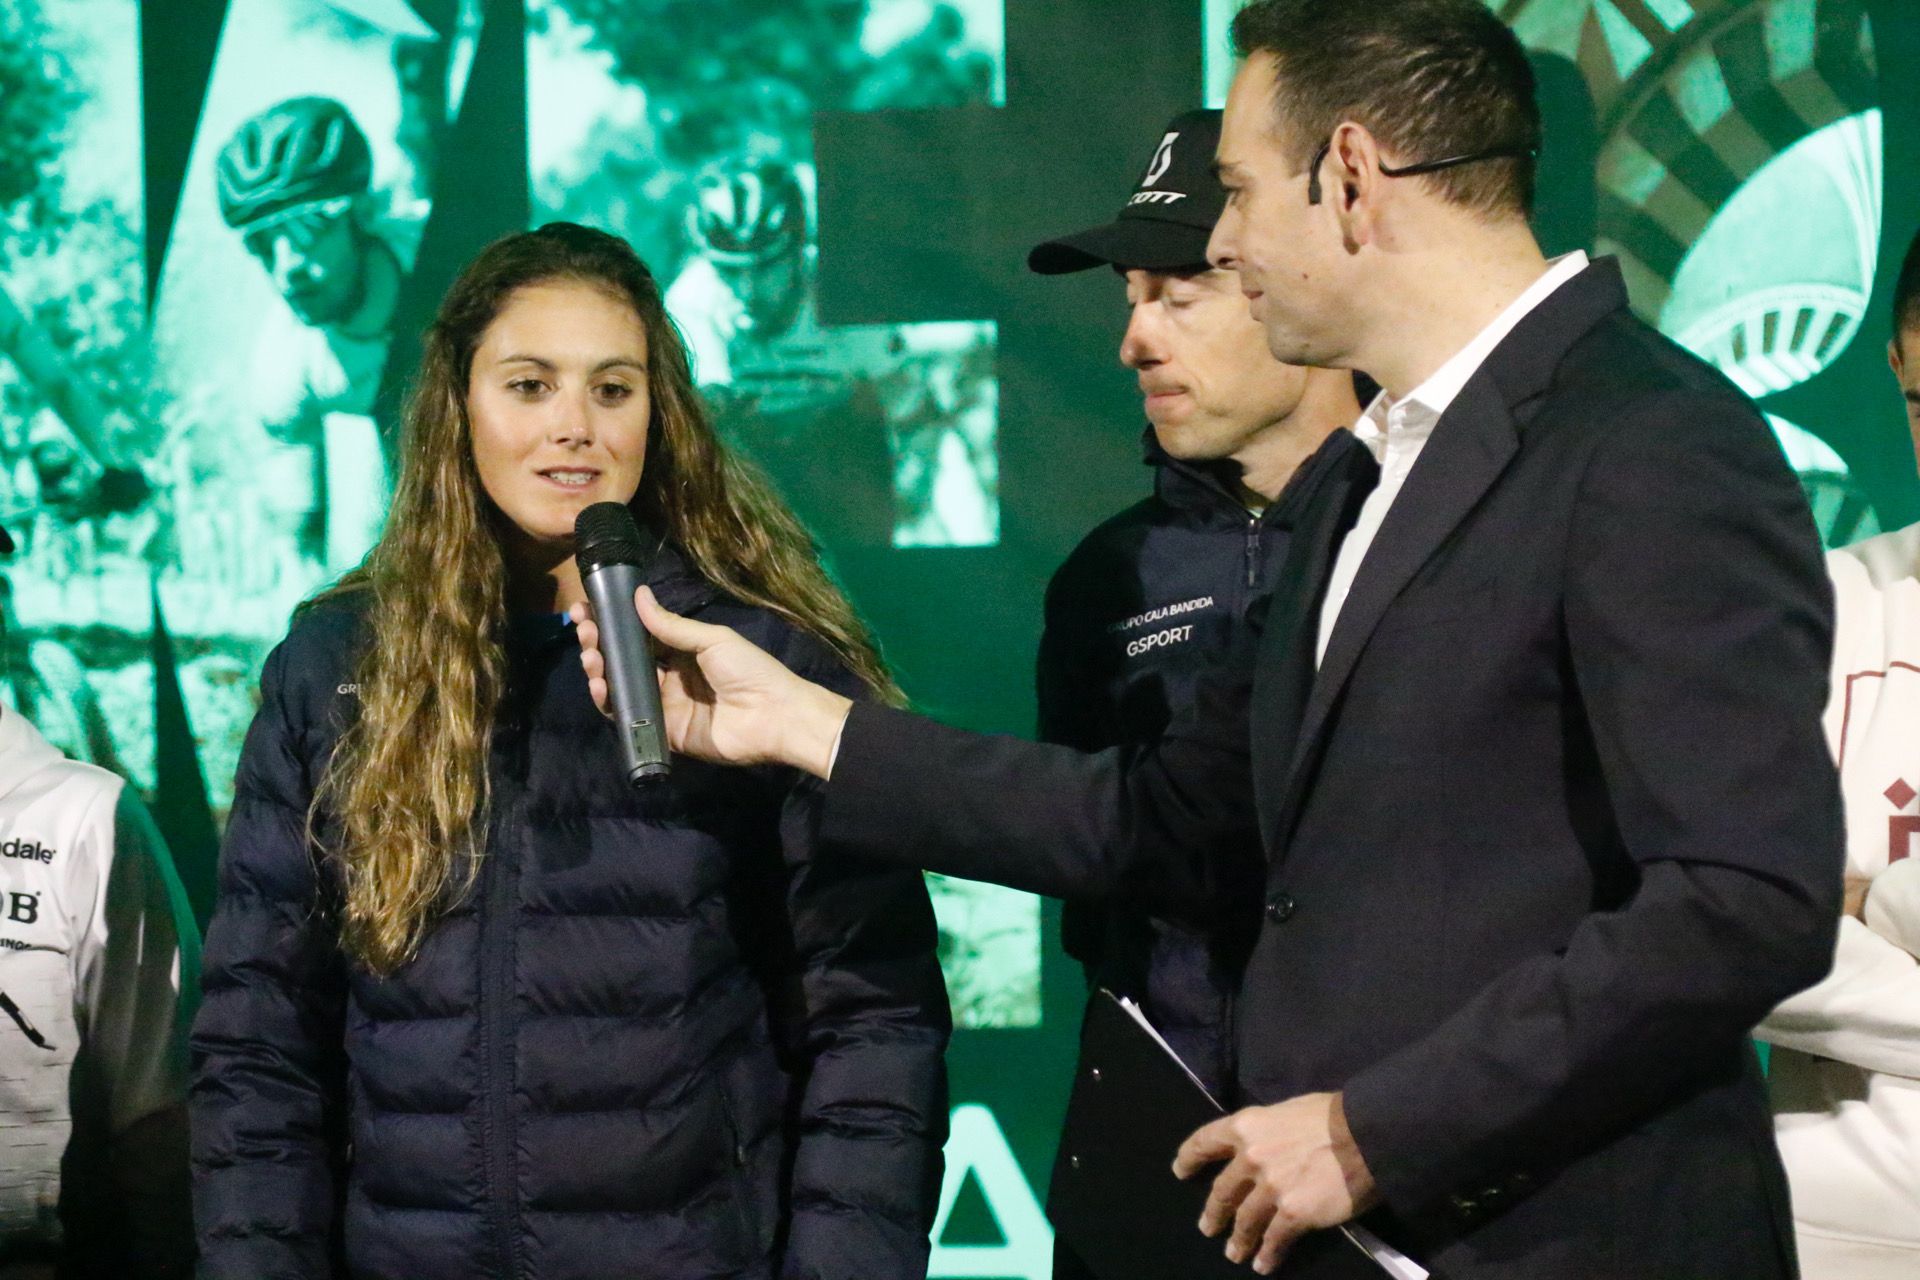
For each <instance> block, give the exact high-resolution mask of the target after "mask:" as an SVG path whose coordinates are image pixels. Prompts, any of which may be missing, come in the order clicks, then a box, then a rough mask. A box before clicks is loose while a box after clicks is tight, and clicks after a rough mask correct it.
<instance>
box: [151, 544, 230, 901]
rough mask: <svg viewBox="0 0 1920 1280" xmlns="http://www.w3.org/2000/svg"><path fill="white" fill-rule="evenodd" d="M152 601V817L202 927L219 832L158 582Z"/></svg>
mask: <svg viewBox="0 0 1920 1280" xmlns="http://www.w3.org/2000/svg"><path fill="white" fill-rule="evenodd" d="M149 590H150V592H151V596H152V600H153V636H152V640H151V642H150V647H149V651H150V653H151V655H152V659H153V821H154V825H155V826H157V827H159V828H160V834H161V835H162V836H164V837H166V841H167V848H168V850H169V851H170V852H171V853H172V854H173V864H174V866H175V867H176V868H177V869H178V870H179V873H180V883H181V885H182V886H183V887H184V888H185V889H186V891H187V902H188V903H189V904H190V905H191V906H192V907H193V916H194V919H195V920H197V921H199V923H200V928H201V930H202V931H203V932H204V931H205V929H206V927H207V921H208V919H210V918H211V917H212V915H213V898H214V886H215V881H216V878H217V874H218V870H219V862H220V833H219V830H218V829H217V828H216V827H215V825H214V821H213V805H212V804H211V803H210V802H209V801H208V799H207V780H206V776H205V775H204V774H203V773H202V772H201V771H200V752H199V748H198V747H196V746H195V745H194V740H193V722H192V721H191V719H189V717H188V715H187V701H186V698H185V697H184V696H183V695H182V694H181V692H180V671H179V667H178V664H177V663H176V662H175V659H174V652H173V637H172V635H170V634H169V633H168V631H167V620H166V616H165V615H164V614H163V613H162V612H161V608H160V584H159V582H158V581H157V580H156V581H154V582H153V583H152V585H151V587H150V588H149Z"/></svg>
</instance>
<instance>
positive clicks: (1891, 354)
mask: <svg viewBox="0 0 1920 1280" xmlns="http://www.w3.org/2000/svg"><path fill="white" fill-rule="evenodd" d="M1887 368H1889V369H1891V370H1893V376H1894V377H1895V378H1897V379H1898V380H1899V381H1900V382H1901V383H1902V385H1904V384H1905V383H1906V380H1907V371H1906V362H1905V361H1903V360H1902V359H1901V358H1900V339H1899V337H1898V336H1896V337H1895V338H1894V339H1893V340H1892V341H1890V342H1888V343H1887Z"/></svg>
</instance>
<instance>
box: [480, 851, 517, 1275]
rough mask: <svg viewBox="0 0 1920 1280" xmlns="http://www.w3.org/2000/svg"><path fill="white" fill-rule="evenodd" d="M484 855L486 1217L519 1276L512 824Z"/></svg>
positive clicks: (511, 1271) (504, 1259) (505, 1268)
mask: <svg viewBox="0 0 1920 1280" xmlns="http://www.w3.org/2000/svg"><path fill="white" fill-rule="evenodd" d="M488 827H489V831H488V836H489V839H488V841H487V848H486V850H485V852H484V853H483V854H482V856H483V857H484V858H485V859H486V862H485V864H484V865H483V866H482V867H481V876H482V877H483V879H484V881H485V885H486V893H485V905H484V908H483V909H484V911H485V913H486V914H485V915H484V916H483V917H482V919H481V927H480V938H481V949H480V957H481V962H480V970H481V972H480V1050H481V1057H480V1062H481V1079H480V1095H481V1111H480V1125H481V1135H482V1146H481V1151H482V1157H483V1160H484V1164H485V1168H486V1175H487V1217H488V1226H489V1227H490V1229H491V1231H492V1234H493V1242H494V1249H495V1250H496V1252H497V1253H498V1255H499V1264H500V1266H501V1271H500V1272H499V1273H498V1274H500V1275H502V1276H507V1277H516V1278H517V1277H519V1276H520V1275H521V1270H520V1258H519V1248H518V1246H517V1242H516V1240H515V1238H514V1217H515V1213H514V1210H515V1208H516V1206H517V1204H518V1200H519V1195H518V1191H517V1189H516V1186H515V1179H514V1177H513V1146H514V1143H513V1116H512V1098H513V1089H512V1081H513V1038H512V1035H511V1033H510V1032H509V1030H508V1026H507V1024H508V1021H509V1013H510V1010H511V1008H512V1002H513V914H512V913H513V876H512V874H511V871H512V868H510V867H509V866H507V865H506V863H507V861H508V859H506V858H505V857H503V856H502V855H503V854H504V852H505V850H503V849H502V848H501V844H502V841H503V836H504V833H505V832H506V831H509V830H511V829H512V827H511V824H504V823H495V822H489V823H488Z"/></svg>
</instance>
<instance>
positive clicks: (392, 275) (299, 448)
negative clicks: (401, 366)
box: [215, 97, 417, 573]
mask: <svg viewBox="0 0 1920 1280" xmlns="http://www.w3.org/2000/svg"><path fill="white" fill-rule="evenodd" d="M215 180H216V183H217V187H218V196H219V202H220V215H221V217H222V218H223V219H224V220H225V221H226V224H227V225H228V226H229V227H231V228H232V229H233V230H234V231H235V232H236V233H238V234H239V236H240V238H241V242H242V243H243V244H244V245H245V246H246V248H247V252H248V253H249V254H250V255H251V256H252V257H253V259H254V260H255V261H256V262H258V263H259V264H260V266H261V268H262V269H263V270H264V271H265V272H266V273H267V276H268V278H269V279H270V280H271V281H272V284H273V287H274V289H275V290H276V291H277V292H278V293H279V294H280V297H281V298H282V299H283V300H284V301H285V303H286V305H285V307H284V308H275V309H274V310H272V311H270V312H269V313H267V314H266V315H264V316H262V317H261V319H260V324H259V327H258V339H257V344H256V347H255V353H256V354H255V358H254V359H253V360H252V361H251V362H250V365H249V369H250V372H249V375H248V376H249V385H248V386H247V387H246V389H245V390H246V399H247V402H248V403H249V405H250V406H251V408H252V409H253V411H255V412H257V413H258V414H259V415H260V420H261V423H262V425H263V426H265V428H266V430H267V432H268V434H269V435H271V436H272V437H273V438H274V439H275V440H277V441H279V442H280V443H281V444H283V445H286V446H288V449H287V451H286V452H285V453H284V454H283V455H282V457H281V458H280V459H277V460H276V462H277V463H278V465H277V466H273V467H270V468H269V469H270V470H271V471H272V472H273V474H271V475H270V476H267V477H264V479H265V481H266V483H265V484H264V485H263V489H265V490H269V491H271V492H272V493H273V494H274V495H275V496H276V499H277V500H278V502H279V504H280V506H279V509H278V511H277V513H276V514H278V515H279V516H281V517H282V519H281V520H280V521H277V522H276V523H281V524H283V525H284V526H287V527H288V528H289V531H290V532H291V533H292V534H293V536H294V539H295V543H296V546H297V548H298V551H299V554H300V556H301V557H302V559H304V560H306V561H307V562H309V563H311V564H315V565H318V566H320V567H321V568H322V569H323V570H324V571H326V572H329V573H331V572H336V571H338V570H340V569H343V568H346V567H348V566H350V565H352V564H354V563H357V562H358V561H359V559H360V556H361V555H362V554H364V552H365V551H366V549H367V547H368V546H370V545H372V542H373V539H374V537H375V536H376V535H377V533H378V531H379V524H380V519H381V516H382V514H383V513H384V510H385V505H386V503H385V493H386V487H387V467H386V463H385V461H384V454H385V452H386V450H385V449H384V447H383V444H382V441H381V439H380V433H379V430H378V428H377V427H376V426H375V424H374V418H373V409H374V397H375V395H376V393H377V392H378V390H379V386H380V376H381V371H382V369H383V368H384V367H385V364H386V359H387V347H388V343H389V340H390V339H391V336H392V328H393V317H394V310H395V306H396V304H397V302H398V300H399V296H400V286H401V282H402V281H403V279H404V278H405V275H406V270H407V268H406V264H405V262H404V261H403V258H402V253H403V252H409V255H410V250H411V248H412V245H410V244H408V243H407V241H408V240H409V239H412V238H413V237H415V236H417V231H413V232H410V230H409V228H408V227H407V225H406V224H405V223H403V222H399V221H395V220H383V219H381V218H380V217H379V214H378V209H377V196H376V193H375V192H374V189H373V153H372V150H371V148H370V147H369V146H368V143H367V136H366V134H365V132H363V131H362V130H361V128H360V126H359V125H358V124H356V123H355V122H354V119H353V117H352V115H351V114H349V113H348V111H347V109H346V108H345V107H344V106H342V105H341V104H340V103H338V102H336V101H334V100H333V99H331V98H316V97H308V98H293V99H289V100H288V101H285V102H281V103H278V104H276V105H274V106H272V107H269V108H267V109H266V110H265V111H262V112H260V113H259V114H257V115H255V116H253V117H251V118H250V119H248V120H247V121H246V122H245V123H243V124H242V125H241V126H240V127H239V129H238V130H236V131H235V132H234V134H233V136H232V137H231V138H230V139H229V140H228V142H227V143H226V145H225V146H224V147H223V148H222V149H221V151H220V154H219V157H218V159H217V161H216V162H215Z"/></svg>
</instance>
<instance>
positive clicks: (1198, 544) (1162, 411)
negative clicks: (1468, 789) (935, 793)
mask: <svg viewBox="0 0 1920 1280" xmlns="http://www.w3.org/2000/svg"><path fill="white" fill-rule="evenodd" d="M1219 138H1220V112H1218V111H1190V112H1187V113H1186V114H1184V115H1182V116H1179V117H1177V118H1176V119H1175V120H1173V121H1172V122H1171V123H1170V124H1168V125H1167V127H1166V130H1165V135H1164V137H1162V138H1161V139H1160V140H1159V145H1158V146H1157V147H1156V148H1155V150H1154V152H1153V156H1152V158H1151V159H1150V160H1149V161H1148V163H1147V166H1146V169H1145V171H1144V172H1143V173H1142V175H1141V178H1140V182H1139V185H1138V187H1137V188H1136V189H1135V190H1134V192H1133V193H1132V195H1131V198H1130V199H1129V200H1128V201H1127V203H1126V205H1125V206H1124V207H1123V208H1122V209H1121V210H1120V213H1119V215H1118V216H1117V217H1116V218H1115V219H1114V220H1113V221H1112V222H1110V223H1107V224H1106V225H1104V226H1099V227H1094V228H1091V229H1089V230H1086V231H1081V232H1077V233H1075V234H1073V235H1069V236H1063V237H1061V238H1060V239H1057V240H1051V241H1048V242H1047V243H1046V244H1043V245H1040V246H1039V247H1038V248H1036V249H1034V250H1033V252H1032V253H1031V254H1030V255H1028V258H1027V265H1028V266H1029V267H1031V268H1032V269H1033V270H1034V271H1037V272H1039V273H1041V274H1043V275H1056V274H1062V273H1065V272H1070V271H1082V270H1086V269H1089V268H1092V267H1099V266H1110V267H1112V268H1113V270H1114V271H1115V272H1116V273H1118V274H1119V275H1120V276H1121V277H1122V278H1123V279H1124V280H1125V283H1126V297H1127V303H1128V306H1129V307H1130V309H1131V316H1130V318H1129V320H1128V323H1127V330H1126V336H1125V337H1124V338H1123V339H1122V341H1121V344H1120V362H1121V363H1122V364H1124V365H1126V366H1127V367H1128V368H1129V369H1132V370H1134V371H1135V373H1137V374H1138V375H1139V379H1140V392H1141V395H1142V397H1143V398H1144V400H1145V408H1146V416H1147V420H1148V422H1149V423H1150V424H1151V425H1150V426H1149V427H1148V429H1147V432H1146V438H1145V441H1144V445H1145V452H1146V462H1147V464H1148V465H1149V466H1151V467H1153V468H1154V491H1153V495H1152V496H1151V497H1148V498H1145V499H1143V500H1142V501H1140V502H1137V503H1135V504H1134V505H1133V506H1130V507H1128V508H1127V509H1126V510H1124V511H1122V512H1120V513H1119V514H1118V515H1116V516H1114V517H1113V518H1112V519H1110V520H1108V521H1106V522H1105V523H1104V524H1101V525H1100V526H1099V527H1098V528H1096V529H1094V531H1093V532H1092V533H1090V534H1088V535H1087V536H1086V538H1085V539H1084V540H1083V541H1082V542H1081V543H1080V545H1079V546H1078V547H1076V548H1075V549H1074V551H1073V554H1072V555H1070V556H1069V557H1067V559H1066V561H1065V562H1064V563H1063V564H1062V565H1061V566H1060V569H1059V571H1058V572H1057V573H1055V574H1054V576H1053V581H1052V583H1051V584H1050V585H1049V586H1048V589H1047V606H1046V631H1045V633H1044V634H1043V636H1042V637H1041V641H1040V662H1039V672H1038V681H1037V683H1038V690H1039V702H1040V736H1041V737H1042V738H1043V739H1045V740H1047V741H1049V742H1059V743H1065V744H1067V745H1069V746H1073V747H1078V748H1080V749H1081V750H1083V751H1098V750H1101V749H1103V748H1106V747H1111V746H1117V745H1120V744H1122V743H1127V742H1147V741H1149V740H1151V739H1153V738H1155V737H1157V736H1158V735H1159V734H1160V732H1161V731H1162V730H1163V729H1165V728H1166V726H1167V722H1168V720H1169V719H1171V718H1172V716H1173V715H1174V714H1175V713H1176V712H1178V711H1179V710H1181V709H1183V708H1184V707H1186V706H1187V705H1188V704H1189V703H1191V702H1192V700H1193V695H1194V686H1195V684H1196V682H1197V681H1198V679H1199V678H1200V674H1201V672H1202V671H1203V670H1205V669H1206V668H1207V667H1208V666H1210V665H1217V664H1219V663H1220V662H1222V661H1223V660H1224V659H1225V657H1226V655H1227V654H1228V652H1229V651H1230V650H1231V649H1232V648H1233V646H1234V645H1235V644H1236V643H1237V642H1240V641H1243V640H1244V639H1246V637H1247V636H1248V634H1249V633H1250V631H1251V629H1252V627H1253V626H1254V625H1255V621H1254V615H1255V613H1256V605H1257V604H1264V602H1265V599H1266V597H1267V595H1268V593H1269V592H1270V591H1271V590H1272V589H1273V585H1274V581H1275V579H1276V578H1277V577H1278V575H1279V571H1280V565H1281V562H1282V560H1283V559H1284V558H1285V555H1286V544H1287V540H1288V533H1289V530H1290V527H1291V525H1292V523H1293V512H1294V508H1296V507H1297V506H1298V505H1299V503H1298V502H1297V501H1296V500H1295V499H1296V498H1297V497H1298V494H1299V493H1300V489H1299V488H1298V487H1290V482H1291V481H1292V479H1293V478H1294V476H1295V475H1296V474H1297V473H1299V472H1300V471H1301V470H1302V468H1303V466H1306V465H1307V464H1308V463H1309V460H1310V459H1323V460H1331V459H1332V457H1333V456H1334V455H1337V454H1338V453H1339V452H1340V451H1341V449H1342V448H1356V449H1357V448H1359V446H1358V444H1357V443H1356V442H1355V441H1354V440H1353V438H1352V437H1351V436H1350V435H1348V434H1347V433H1346V432H1345V431H1344V430H1342V428H1345V427H1348V426H1350V425H1352V423H1353V422H1354V421H1355V420H1356V419H1357V418H1358V417H1359V416H1360V404H1359V401H1358V399H1357V398H1356V395H1355V389H1354V380H1353V376H1352V375H1351V374H1349V373H1347V372H1345V371H1342V370H1329V369H1307V368H1302V367H1300V366H1297V365H1285V364H1281V363H1280V362H1278V361H1277V360H1275V359H1274V358H1273V355H1272V354H1271V353H1270V352H1269V351H1268V349H1267V344H1266V337H1265V332H1264V330H1263V329H1262V328H1261V326H1260V324H1259V322H1258V321H1256V320H1254V319H1253V317H1252V316H1251V315H1250V314H1249V313H1248V310H1247V304H1246V299H1245V298H1244V297H1242V296H1241V293H1240V283H1239V278H1238V276H1237V275H1236V274H1235V273H1233V272H1231V271H1218V270H1214V269H1212V268H1210V267H1209V266H1208V265H1207V262H1206V254H1207V237H1208V236H1209V235H1211V234H1212V231H1213V224H1214V223H1215V221H1216V220H1218V218H1219V216H1220V210H1221V207H1222V205H1223V203H1224V199H1225V197H1224V193H1223V192H1222V190H1221V187H1220V184H1219V182H1218V181H1217V180H1216V179H1215V178H1214V176H1213V172H1212V169H1211V165H1212V163H1213V152H1214V147H1215V145H1216V144H1217V143H1218V141H1219ZM1248 892H1249V893H1250V894H1253V895H1255V896H1257V895H1258V892H1259V886H1258V885H1257V884H1255V885H1253V886H1252V887H1251V888H1249V889H1248ZM1061 919H1062V933H1063V935H1064V940H1065V943H1066V947H1067V950H1068V952H1069V953H1071V954H1072V955H1073V956H1074V958H1075V959H1077V960H1079V961H1080V962H1081V964H1083V965H1084V966H1085V967H1086V971H1087V980H1088V982H1089V983H1090V984H1091V985H1093V986H1097V987H1105V988H1107V989H1108V990H1111V991H1113V992H1115V993H1117V994H1120V995H1125V996H1130V997H1132V998H1133V999H1134V1000H1135V1001H1136V1002H1137V1003H1139V1004H1140V1006H1141V1007H1142V1009H1143V1010H1144V1011H1145V1013H1146V1014H1147V1017H1148V1018H1149V1020H1151V1021H1152V1022H1153V1024H1154V1025H1155V1026H1156V1027H1157V1028H1159V1029H1160V1031H1161V1033H1162V1034H1163V1035H1165V1036H1166V1038H1167V1040H1168V1042H1169V1043H1170V1044H1172V1045H1173V1047H1174V1049H1175V1051H1176V1052H1178V1053H1179V1054H1180V1056H1181V1057H1182V1058H1183V1059H1184V1060H1185V1061H1186V1062H1187V1064H1188V1065H1189V1066H1191V1067H1192V1068H1193V1070H1194V1072H1195V1074H1197V1075H1198V1076H1199V1077H1200V1079H1201V1080H1202V1081H1203V1082H1204V1083H1205V1084H1206V1085H1207V1087H1208V1088H1209V1089H1211V1090H1213V1091H1214V1092H1215V1094H1216V1095H1219V1096H1224V1093H1225V1089H1226V1086H1227V1084H1228V1082H1229V1081H1230V1080H1231V1079H1232V1073H1231V1067H1230V1065H1229V1063H1228V1057H1227V1048H1228V1034H1227V1026H1228V1023H1227V1002H1228V999H1229V996H1230V993H1231V991H1232V989H1233V981H1234V968H1233V965H1232V963H1231V961H1230V960H1229V959H1228V958H1226V957H1224V956H1223V955H1222V954H1221V951H1222V948H1221V945H1220V940H1219V938H1217V937H1215V938H1213V939H1211V940H1209V938H1207V937H1205V936H1203V935H1202V934H1200V933H1198V932H1195V931H1194V930H1193V929H1191V928H1189V927H1183V926H1182V925H1180V924H1176V923H1174V922H1172V921H1170V920H1167V919H1164V918H1162V917H1160V916H1158V915H1156V914H1155V912H1154V910H1153V909H1152V908H1151V906H1150V905H1149V904H1146V903H1143V902H1139V901H1129V900H1127V899H1125V898H1123V897H1119V896H1112V897H1102V898H1080V899H1072V900H1069V901H1068V902H1067V903H1066V906H1065V909H1064V911H1063V913H1062V918H1061ZM1054 1274H1055V1275H1056V1276H1059V1277H1073V1276H1077V1275H1082V1274H1084V1271H1083V1269H1082V1268H1081V1266H1080V1264H1079V1262H1078V1260H1077V1259H1075V1258H1073V1257H1071V1256H1069V1255H1068V1253H1067V1250H1066V1247H1065V1245H1064V1244H1063V1245H1061V1246H1060V1247H1059V1248H1058V1250H1057V1254H1056V1259H1055V1266H1054Z"/></svg>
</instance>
